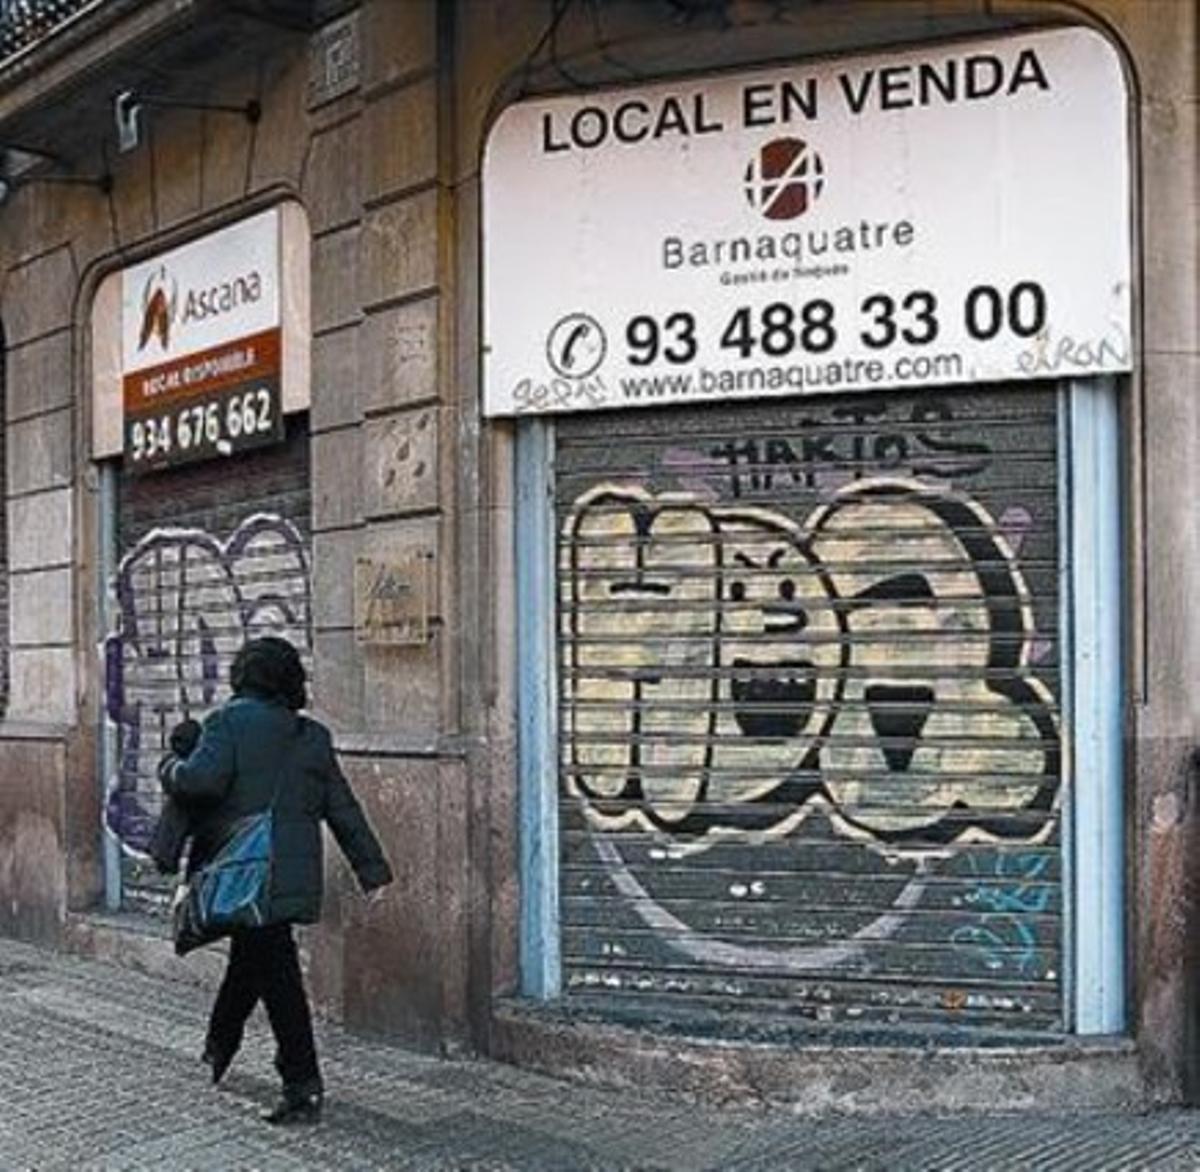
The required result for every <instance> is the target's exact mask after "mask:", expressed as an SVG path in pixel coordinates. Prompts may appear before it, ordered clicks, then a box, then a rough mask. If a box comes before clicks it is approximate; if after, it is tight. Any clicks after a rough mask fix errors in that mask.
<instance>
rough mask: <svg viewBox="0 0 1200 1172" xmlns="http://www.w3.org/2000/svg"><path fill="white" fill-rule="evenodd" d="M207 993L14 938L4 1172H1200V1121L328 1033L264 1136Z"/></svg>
mask: <svg viewBox="0 0 1200 1172" xmlns="http://www.w3.org/2000/svg"><path fill="white" fill-rule="evenodd" d="M207 1003H208V995H207V994H206V993H204V992H203V991H201V990H199V989H196V988H194V987H192V986H189V985H186V984H182V983H179V982H175V981H169V980H163V979H159V978H153V977H148V976H144V975H141V974H139V973H133V972H130V971H127V970H124V969H120V968H114V967H110V966H107V965H104V964H100V963H96V962H88V961H82V960H79V959H76V958H73V957H67V956H62V955H59V954H56V953H49V952H44V951H40V950H37V949H34V948H31V947H29V946H27V945H23V944H18V943H14V942H11V941H4V940H0V1170H2V1172H10V1170H13V1172H15V1170H17V1169H37V1170H38V1172H52V1170H58V1169H63V1170H66V1169H71V1170H76V1169H111V1170H114V1172H115V1170H117V1169H125V1170H130V1172H132V1170H134V1169H138V1170H144V1169H169V1170H171V1172H185V1170H190V1169H197V1170H199V1169H220V1170H221V1172H230V1170H233V1169H253V1170H262V1172H268V1170H270V1172H274V1170H276V1169H278V1170H284V1169H290V1170H308V1169H337V1170H338V1172H347V1170H352V1169H475V1170H479V1172H484V1170H489V1172H490V1170H501V1169H536V1170H540V1169H570V1170H572V1172H573V1170H576V1169H696V1170H702V1169H703V1170H707V1169H721V1170H725V1169H730V1170H735V1169H736V1170H740V1172H752V1170H753V1172H766V1170H771V1172H774V1170H776V1169H812V1170H814V1172H816V1170H820V1172H835V1170H847V1172H849V1170H852V1169H853V1170H864V1172H865V1170H874V1169H888V1170H889V1172H891V1170H906V1169H914V1170H916V1169H920V1170H922V1172H924V1170H947V1172H948V1170H951V1169H970V1170H972V1172H975V1170H978V1169H987V1170H992V1169H995V1170H1003V1169H1012V1170H1014V1172H1015V1170H1018V1169H1019V1170H1021V1172H1025V1170H1027V1169H1039V1170H1041V1169H1045V1170H1046V1172H1058V1170H1069V1169H1075V1170H1084V1169H1086V1170H1088V1172H1091V1170H1093V1169H1114V1170H1115V1169H1149V1168H1154V1169H1180V1170H1183V1169H1189V1170H1190V1169H1200V1112H1186V1111H1164V1112H1160V1113H1156V1114H1145V1115H1137V1114H1108V1115H1099V1114H1087V1115H1042V1114H1030V1113H1025V1114H1021V1115H965V1116H964V1115H959V1116H941V1117H938V1116H930V1115H924V1116H867V1117H848V1116H841V1117H829V1118H821V1119H816V1120H814V1119H811V1118H806V1117H801V1116H798V1115H795V1114H793V1113H791V1112H789V1111H788V1110H786V1109H785V1108H782V1107H761V1106H760V1107H751V1106H736V1107H734V1106H728V1107H720V1108H717V1107H713V1106H710V1105H706V1104H698V1103H695V1102H691V1101H688V1100H684V1099H681V1098H679V1097H677V1096H674V1097H672V1096H668V1095H664V1094H660V1093H656V1092H649V1091H636V1092H633V1091H629V1090H616V1089H609V1088H602V1087H596V1086H585V1085H577V1084H570V1083H564V1082H560V1081H557V1080H555V1079H551V1078H546V1077H543V1076H541V1075H538V1074H534V1073H532V1072H529V1071H521V1070H516V1069H513V1068H511V1067H506V1066H503V1065H499V1064H496V1063H491V1062H485V1061H470V1060H443V1059H437V1058H432V1057H429V1056H425V1055H419V1054H413V1053H411V1052H409V1051H406V1050H403V1049H400V1048H398V1047H393V1046H388V1045H384V1044H381V1043H378V1042H371V1041H365V1040H363V1039H361V1038H356V1037H353V1036H351V1035H348V1034H346V1033H345V1032H344V1031H342V1030H339V1029H336V1028H333V1027H330V1026H322V1027H321V1028H320V1035H321V1037H320V1042H321V1046H322V1056H323V1060H324V1066H325V1075H326V1080H327V1082H328V1084H329V1095H328V1100H327V1109H326V1115H325V1118H324V1120H323V1122H322V1123H321V1124H320V1125H319V1126H317V1127H308V1128H291V1129H285V1130H277V1129H273V1128H269V1127H267V1126H265V1125H264V1124H262V1123H260V1122H259V1121H258V1119H257V1112H258V1110H259V1109H260V1107H262V1106H263V1105H265V1104H266V1103H268V1102H269V1101H270V1099H271V1098H272V1096H273V1093H274V1090H275V1077H274V1072H273V1071H272V1069H271V1066H270V1046H269V1039H268V1034H267V1029H266V1024H265V1021H263V1019H262V1018H261V1016H256V1017H255V1019H254V1020H253V1021H252V1023H251V1028H250V1037H249V1039H248V1045H247V1048H246V1050H245V1051H244V1053H243V1055H239V1058H238V1061H237V1063H236V1064H235V1066H234V1068H233V1070H232V1072H231V1073H230V1075H229V1076H227V1080H226V1083H227V1085H226V1086H225V1087H224V1088H223V1089H221V1090H219V1091H218V1090H214V1089H212V1088H210V1087H209V1086H208V1085H207V1083H206V1081H205V1080H204V1078H203V1077H202V1075H203V1073H204V1072H203V1071H202V1070H201V1069H200V1064H199V1062H198V1060H197V1058H196V1052H197V1048H198V1044H199V1041H200V1038H201V1032H202V1028H203V1022H204V1017H205V1013H206V1009H207Z"/></svg>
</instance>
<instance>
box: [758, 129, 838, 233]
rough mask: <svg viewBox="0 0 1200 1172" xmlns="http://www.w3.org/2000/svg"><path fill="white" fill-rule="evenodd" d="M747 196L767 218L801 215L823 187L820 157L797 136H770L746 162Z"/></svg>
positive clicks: (786, 217)
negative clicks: (771, 137)
mask: <svg viewBox="0 0 1200 1172" xmlns="http://www.w3.org/2000/svg"><path fill="white" fill-rule="evenodd" d="M745 186H746V198H747V199H748V200H749V201H750V206H751V207H752V208H754V209H755V210H756V211H760V212H762V214H763V215H764V216H766V218H767V219H768V220H794V219H795V218H796V217H797V216H802V215H803V214H804V213H805V212H806V211H808V209H809V207H810V206H811V205H812V204H813V203H814V202H815V201H816V199H817V197H818V196H819V195H820V194H821V189H822V188H823V187H824V186H825V167H824V164H823V163H822V162H821V156H820V155H819V154H817V152H816V151H815V150H813V149H812V148H811V147H809V145H808V144H807V143H805V142H802V141H801V140H800V139H798V138H773V139H772V140H771V141H770V142H768V143H764V144H763V147H762V149H761V150H760V151H759V152H758V154H757V155H755V156H754V158H753V159H751V160H750V162H749V163H747V164H746V174H745Z"/></svg>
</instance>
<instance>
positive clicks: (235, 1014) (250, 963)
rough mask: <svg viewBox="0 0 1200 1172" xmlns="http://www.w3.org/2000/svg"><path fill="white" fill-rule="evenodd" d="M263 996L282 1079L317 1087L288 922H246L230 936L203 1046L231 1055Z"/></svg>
mask: <svg viewBox="0 0 1200 1172" xmlns="http://www.w3.org/2000/svg"><path fill="white" fill-rule="evenodd" d="M260 998H261V1000H262V1003H263V1006H264V1008H265V1009H266V1011H267V1018H268V1020H269V1021H270V1023H271V1032H272V1033H273V1034H274V1035H275V1045H276V1052H275V1069H276V1070H278V1071H279V1074H280V1077H281V1078H282V1079H283V1082H284V1085H285V1086H289V1087H305V1088H307V1089H311V1088H314V1087H319V1086H320V1083H321V1072H320V1068H319V1067H318V1065H317V1049H316V1044H315V1043H314V1041H313V1029H312V1014H311V1013H310V1012H309V1008H308V998H307V996H306V995H305V993H304V979H303V977H302V976H301V974H300V961H299V958H298V957H297V955H296V941H295V940H294V939H293V938H292V926H291V924H271V925H270V926H268V927H266V928H247V929H246V930H245V931H242V932H238V933H237V934H236V935H234V936H233V938H232V939H231V941H230V945H229V964H228V967H227V968H226V969H225V977H224V979H223V980H222V981H221V988H220V989H219V990H218V992H217V1000H216V1002H215V1003H214V1004H213V1008H212V1014H211V1016H210V1017H209V1020H208V1038H207V1041H206V1046H207V1048H208V1049H209V1050H211V1051H212V1052H214V1053H218V1054H228V1055H232V1054H234V1053H236V1051H237V1048H238V1047H239V1046H240V1045H241V1044H242V1034H243V1033H244V1031H245V1028H246V1021H247V1019H248V1018H249V1017H250V1014H251V1013H252V1012H253V1010H254V1007H255V1005H257V1004H258V1002H259V999H260Z"/></svg>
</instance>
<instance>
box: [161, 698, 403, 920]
mask: <svg viewBox="0 0 1200 1172" xmlns="http://www.w3.org/2000/svg"><path fill="white" fill-rule="evenodd" d="M162 782H163V789H164V790H165V791H166V792H167V794H168V795H169V796H170V797H171V798H173V799H175V800H176V801H178V802H180V803H182V804H183V805H184V806H185V807H186V809H187V811H188V815H189V821H190V826H191V829H192V831H193V833H194V835H195V837H194V840H193V848H192V856H191V864H190V866H189V870H194V869H195V868H196V866H198V865H200V864H201V863H203V862H204V861H205V860H206V859H207V858H209V857H210V856H211V855H212V853H213V851H214V850H215V849H216V848H217V846H218V845H219V844H220V843H221V841H222V840H223V838H224V836H225V834H226V833H227V832H228V829H229V827H230V825H231V824H232V823H233V822H235V821H236V820H237V819H239V818H242V817H245V816H246V815H247V814H257V813H258V812H259V811H261V810H264V809H266V807H267V806H268V805H269V804H270V803H271V799H272V794H276V796H275V802H274V820H273V821H274V839H273V844H272V845H273V856H272V857H273V868H272V877H271V903H270V919H269V922H270V923H283V922H285V921H299V922H301V923H314V922H315V921H316V920H318V919H320V916H321V889H322V879H323V875H324V867H323V865H322V858H321V822H322V821H324V822H327V823H328V824H329V828H330V830H332V831H333V836H334V838H335V839H337V843H338V846H340V847H341V848H342V851H343V852H344V853H345V855H346V858H347V859H348V860H349V861H350V865H351V866H352V867H353V868H354V872H355V874H356V875H357V876H358V881H359V883H360V884H361V885H362V888H363V890H364V891H370V890H372V889H374V888H376V887H382V886H383V885H384V884H385V883H390V882H391V880H392V871H391V868H390V867H389V866H388V864H387V860H386V859H385V858H384V857H383V851H382V850H381V849H380V846H379V840H378V839H377V838H376V837H375V835H374V833H373V832H372V830H371V827H370V826H369V825H368V824H367V820H366V818H365V817H364V816H363V812H362V807H361V806H360V805H359V804H358V800H357V799H356V798H355V796H354V793H353V791H352V790H351V789H350V786H349V784H348V783H347V781H346V778H345V777H344V776H343V774H342V771H341V769H340V768H339V767H338V763H337V758H336V757H335V756H334V752H333V743H332V741H331V739H330V736H329V730H328V729H327V728H325V726H324V725H323V724H320V723H319V722H317V721H315V720H310V719H308V718H307V717H304V716H299V715H297V714H296V713H295V712H292V711H291V709H289V708H286V707H285V706H284V705H282V704H278V703H274V702H272V701H268V700H262V699H259V698H258V697H256V696H235V697H234V698H233V699H232V700H230V701H228V702H227V703H226V704H224V705H222V707H220V708H218V709H217V710H216V711H215V712H211V713H210V714H209V715H208V716H207V717H206V718H205V721H204V731H203V734H202V735H201V737H200V742H199V744H197V746H196V748H195V749H194V750H193V751H192V753H191V754H190V755H189V756H187V757H185V758H183V759H182V760H179V761H176V762H175V763H174V764H173V765H171V766H168V767H167V768H164V769H163V771H162ZM276 787H278V790H277V793H276Z"/></svg>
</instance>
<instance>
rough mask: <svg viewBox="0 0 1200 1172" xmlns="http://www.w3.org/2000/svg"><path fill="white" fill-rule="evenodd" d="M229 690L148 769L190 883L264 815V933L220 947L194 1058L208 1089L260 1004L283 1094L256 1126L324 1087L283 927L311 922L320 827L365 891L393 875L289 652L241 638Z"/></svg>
mask: <svg viewBox="0 0 1200 1172" xmlns="http://www.w3.org/2000/svg"><path fill="white" fill-rule="evenodd" d="M230 684H231V686H232V688H233V697H232V698H231V699H230V700H229V701H228V702H227V703H225V704H224V705H222V706H221V707H220V708H218V709H217V710H216V711H214V712H212V713H210V714H209V715H208V716H207V717H206V718H205V721H204V725H203V728H202V729H200V728H199V727H198V726H196V725H195V723H194V722H185V724H184V725H182V726H178V727H177V728H176V730H175V732H174V733H173V734H172V737H171V743H172V747H173V749H174V750H175V751H174V752H173V753H171V754H169V755H168V756H167V757H166V758H164V760H163V762H162V765H161V766H160V769H159V776H160V779H161V781H162V786H163V790H164V792H165V793H166V795H167V797H168V798H169V799H171V800H172V801H174V802H177V803H179V804H180V805H181V806H182V807H183V809H184V810H185V811H186V813H187V817H188V829H189V833H190V834H191V837H192V847H191V852H190V854H189V858H188V874H189V875H190V874H192V873H193V872H194V871H195V870H196V869H197V868H198V867H200V866H202V865H203V864H204V863H205V862H206V861H207V860H208V859H210V858H211V857H212V856H213V854H214V853H215V852H216V851H217V849H218V848H219V847H220V846H221V844H222V842H224V841H225V839H226V837H227V836H228V834H229V831H230V828H231V827H232V826H233V825H234V824H235V823H236V822H237V821H238V819H240V818H245V817H246V816H248V815H252V814H257V813H259V812H261V811H263V810H265V809H267V808H268V807H270V808H271V809H272V810H273V833H272V850H271V857H272V875H271V887H270V900H269V913H268V916H267V920H266V922H265V923H264V924H263V926H261V927H257V928H244V929H240V930H238V931H237V932H235V933H234V934H233V936H232V938H231V940H230V948H229V964H228V967H227V968H226V970H225V977H224V980H223V981H222V982H221V987H220V990H219V991H218V993H217V999H216V1002H215V1003H214V1005H213V1008H212V1014H211V1016H210V1018H209V1023H208V1035H207V1037H206V1039H205V1045H204V1059H205V1061H206V1062H207V1063H208V1065H209V1067H210V1069H211V1072H212V1081H213V1082H214V1083H216V1082H219V1081H220V1079H221V1076H222V1075H223V1074H224V1073H225V1071H226V1069H227V1068H228V1066H229V1064H230V1063H231V1062H232V1061H233V1058H234V1055H235V1054H236V1053H237V1051H238V1047H239V1046H240V1045H241V1042H242V1034H243V1031H244V1030H245V1026H246V1020H247V1019H248V1018H249V1016H250V1014H251V1012H252V1010H253V1009H254V1006H255V1005H256V1004H257V1003H258V1001H259V1000H260V999H261V1000H262V1002H263V1005H264V1007H265V1008H266V1011H267V1017H268V1019H269V1021H270V1023H271V1031H272V1033H273V1034H274V1035H275V1042H276V1046H277V1050H276V1057H275V1067H276V1069H277V1070H278V1071H279V1074H280V1077H281V1078H282V1079H283V1096H282V1098H281V1099H280V1101H279V1103H278V1104H277V1105H276V1106H275V1107H274V1108H273V1109H272V1110H271V1111H270V1112H268V1113H267V1114H266V1115H264V1116H263V1118H264V1119H266V1121H267V1122H269V1123H292V1122H302V1121H309V1122H312V1121H315V1120H316V1119H317V1118H318V1117H319V1116H320V1112H321V1098H322V1094H323V1084H322V1082H321V1072H320V1068H319V1065H318V1062H317V1053H316V1047H315V1044H314V1041H313V1030H312V1015H311V1013H310V1011H309V1006H308V998H307V996H306V994H305V991H304V984H303V979H302V977H301V974H300V964H299V960H298V958H297V955H296V942H295V940H294V939H293V937H292V924H294V923H302V924H309V923H315V922H316V921H317V920H318V919H319V918H320V913H321V887H322V875H323V870H324V868H323V864H322V859H321V822H322V821H324V822H326V823H328V825H329V828H330V829H331V830H332V831H333V835H334V838H335V839H336V840H337V843H338V846H339V847H341V849H342V851H343V852H344V853H345V855H346V857H347V859H348V860H349V862H350V865H351V866H352V867H353V868H354V872H355V874H356V875H357V876H358V881H359V884H360V885H361V887H362V889H363V891H364V892H367V893H371V892H373V891H376V890H377V889H378V888H381V887H383V886H384V885H385V884H387V883H390V882H391V880H392V871H391V868H390V867H389V866H388V864H387V860H386V859H385V858H384V857H383V852H382V850H381V849H380V846H379V842H378V840H377V839H376V837H375V835H374V833H373V832H372V831H371V828H370V826H369V825H368V824H367V820H366V818H365V817H364V816H363V812H362V808H361V807H360V806H359V804H358V801H357V799H356V798H355V797H354V794H353V792H352V791H351V789H350V786H349V784H348V783H347V781H346V779H345V777H344V776H343V774H342V771H341V769H340V768H339V767H338V764H337V759H336V758H335V756H334V753H333V745H332V740H331V738H330V735H329V730H328V729H326V728H325V726H324V725H322V724H320V723H319V722H317V721H315V720H312V719H309V718H307V717H304V716H301V715H299V710H300V709H301V708H303V707H304V706H305V704H306V703H307V697H306V694H305V675H304V666H303V664H302V663H301V662H300V656H299V654H298V653H297V652H296V649H295V648H294V647H293V646H292V645H291V644H290V643H289V642H287V640H285V639H280V638H277V637H275V636H266V637H263V638H259V639H251V640H250V641H249V642H247V643H246V644H245V646H243V647H242V649H241V650H240V651H239V652H238V654H237V657H236V658H235V659H234V662H233V666H232V668H231V670H230ZM189 734H190V735H189ZM196 734H198V735H196ZM189 741H190V742H191V744H189V743H188V742H189ZM185 750H190V751H186V752H185Z"/></svg>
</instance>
